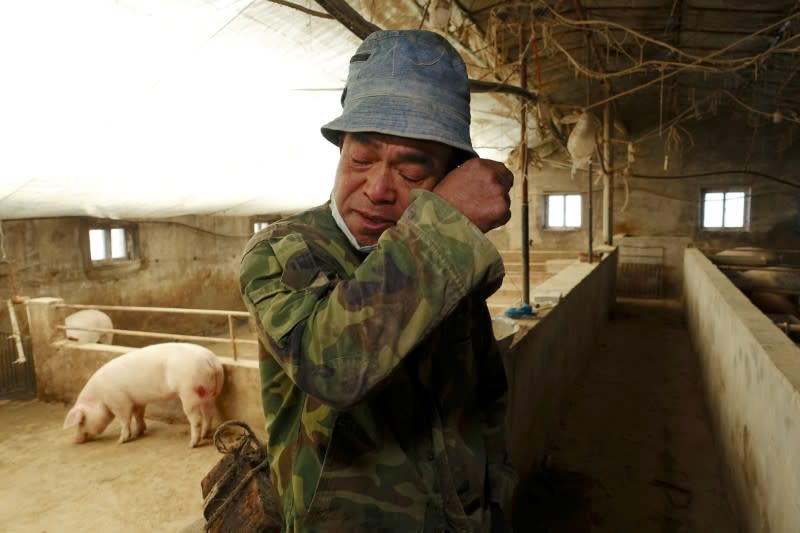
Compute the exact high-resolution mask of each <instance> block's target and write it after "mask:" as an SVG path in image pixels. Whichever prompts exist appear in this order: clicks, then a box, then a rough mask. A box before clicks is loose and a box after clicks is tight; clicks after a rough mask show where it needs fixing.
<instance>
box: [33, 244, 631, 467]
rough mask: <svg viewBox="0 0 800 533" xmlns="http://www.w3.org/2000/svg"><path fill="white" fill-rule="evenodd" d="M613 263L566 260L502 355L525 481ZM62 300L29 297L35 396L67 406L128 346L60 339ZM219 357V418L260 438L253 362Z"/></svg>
mask: <svg viewBox="0 0 800 533" xmlns="http://www.w3.org/2000/svg"><path fill="white" fill-rule="evenodd" d="M616 268H617V252H616V251H614V252H612V253H611V254H610V255H608V256H607V257H605V258H604V259H603V260H602V261H601V262H600V263H594V264H587V263H575V264H572V265H569V266H568V267H566V268H564V269H563V270H562V271H561V272H559V273H558V274H556V275H555V276H553V277H552V278H550V279H549V280H547V281H546V282H544V283H542V284H541V285H539V286H538V287H536V288H535V290H534V292H533V296H534V301H536V302H538V301H542V302H551V303H554V306H553V307H552V308H550V309H549V310H547V311H543V312H541V314H540V316H538V317H537V318H535V319H526V320H518V323H519V324H520V326H521V329H520V331H519V332H518V333H517V334H516V335H515V338H514V343H513V344H512V346H511V348H510V350H509V351H508V352H507V353H506V355H505V365H506V370H507V374H508V376H509V388H510V392H509V410H508V417H509V418H508V420H509V424H508V432H509V433H508V434H509V447H510V453H511V457H512V460H513V461H514V464H515V465H516V466H517V468H518V469H519V471H520V474H521V477H522V478H523V479H524V478H525V476H526V475H527V474H528V473H529V472H530V471H531V469H532V468H533V467H534V466H535V465H537V464H538V463H539V462H540V460H541V458H542V456H543V454H544V451H545V449H546V447H547V445H548V444H549V442H550V439H552V438H553V437H554V435H555V434H556V431H557V428H558V419H559V417H560V416H562V415H563V411H564V409H565V406H566V401H567V399H568V397H569V395H570V393H571V391H572V389H573V387H574V385H575V383H576V382H577V380H578V378H579V375H580V373H581V371H582V370H583V368H584V366H585V364H586V361H587V360H588V358H589V357H590V356H591V348H592V346H593V345H594V343H595V340H596V338H597V335H598V334H599V333H600V331H601V330H602V328H603V327H605V324H606V321H607V318H608V312H609V307H610V306H611V304H612V303H613V301H614V286H615V275H616ZM61 302H62V301H61V299H56V298H37V299H34V300H30V302H29V305H30V311H31V324H32V331H34V332H35V334H34V336H33V339H34V342H33V350H34V358H35V361H34V363H35V369H36V380H37V389H38V395H39V398H40V399H42V400H47V401H60V402H66V403H72V402H74V400H75V398H76V397H77V395H78V393H79V392H80V390H81V388H82V387H83V385H84V384H85V383H86V380H88V379H89V377H90V376H91V375H92V373H93V372H94V371H95V370H97V369H98V368H99V367H100V366H101V365H103V364H104V363H105V362H106V361H108V360H109V359H111V358H112V357H114V356H116V355H119V354H120V353H124V352H126V351H128V350H129V349H130V348H127V347H123V346H104V345H99V344H86V345H81V346H76V345H74V344H73V343H70V342H68V341H65V340H61V339H63V334H62V333H61V332H60V331H59V330H58V329H56V326H57V325H58V324H59V323H60V320H59V316H60V315H59V313H58V312H57V308H56V307H55V305H56V304H58V303H61ZM556 302H557V303H556ZM576 332H580V334H576ZM220 360H221V361H223V364H224V366H225V387H224V388H223V391H222V395H221V397H220V398H219V400H218V402H217V405H218V408H219V410H220V413H221V415H222V416H223V417H224V418H225V419H229V418H237V419H240V420H244V421H245V422H247V423H248V424H250V426H251V427H252V428H253V429H254V430H256V431H257V432H259V434H260V435H261V436H264V421H263V414H262V411H261V397H260V390H261V386H260V383H259V375H258V362H257V361H255V360H252V361H250V360H244V361H233V360H232V359H229V358H225V357H220ZM148 416H154V417H158V418H161V419H165V420H185V417H184V415H183V413H182V411H181V408H180V404H179V402H178V401H177V400H176V401H174V402H164V403H162V404H153V405H152V406H150V407H148Z"/></svg>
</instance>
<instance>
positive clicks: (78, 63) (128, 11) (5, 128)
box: [0, 0, 518, 220]
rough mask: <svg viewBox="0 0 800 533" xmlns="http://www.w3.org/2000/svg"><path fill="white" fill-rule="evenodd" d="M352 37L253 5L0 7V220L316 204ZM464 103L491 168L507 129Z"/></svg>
mask: <svg viewBox="0 0 800 533" xmlns="http://www.w3.org/2000/svg"><path fill="white" fill-rule="evenodd" d="M296 3H299V4H301V5H304V6H306V7H308V8H310V9H314V10H315V11H319V10H320V8H319V6H318V5H317V4H316V3H315V2H313V1H311V0H307V1H299V2H296ZM359 42H360V41H359V39H358V38H357V37H356V36H354V35H353V34H352V33H350V32H349V31H348V30H347V29H345V28H344V27H343V26H342V25H340V24H339V23H338V22H336V21H335V20H328V19H323V18H319V17H314V16H310V15H308V14H305V13H302V12H300V11H298V10H295V9H291V8H289V7H285V6H281V5H278V4H275V3H272V2H267V1H255V2H253V1H251V0H225V1H223V0H205V1H204V0H82V1H81V2H62V1H60V0H38V1H37V2H2V3H0V49H2V50H3V54H2V55H0V154H2V155H0V220H2V219H18V218H39V217H48V216H74V215H89V216H96V217H108V218H135V217H169V216H177V215H184V214H233V215H251V214H262V213H275V212H287V211H292V210H297V209H302V208H304V207H308V206H312V205H316V204H319V203H321V202H323V201H325V200H326V199H327V197H328V195H329V194H330V190H331V186H332V184H333V176H334V171H335V165H336V159H337V156H338V151H337V149H336V147H334V146H333V145H331V144H330V143H328V142H327V141H325V140H324V139H323V138H322V136H321V135H320V134H319V127H320V126H321V125H322V124H323V123H325V122H327V121H328V120H330V119H332V118H334V117H335V116H337V115H338V113H339V112H340V110H341V107H340V103H339V98H340V93H341V88H342V87H343V86H344V81H345V79H346V76H347V67H348V63H349V59H350V56H351V55H352V53H353V51H354V50H355V49H356V47H357V46H358V44H359ZM474 102H476V106H474V109H473V115H474V116H475V117H476V119H477V120H476V125H477V126H474V127H473V140H474V142H475V145H476V147H478V151H479V153H480V154H481V155H483V156H485V157H492V158H497V159H504V158H505V156H506V155H507V153H508V152H509V150H510V149H511V147H512V145H514V144H515V143H516V142H517V141H516V140H515V139H514V137H515V136H518V133H517V131H518V126H515V125H514V122H513V121H510V122H509V123H508V124H504V123H503V121H502V120H501V121H499V122H498V121H495V120H494V119H495V118H499V117H497V116H496V115H495V112H496V111H497V109H498V107H497V102H496V101H495V100H493V98H491V97H487V96H482V95H475V98H474ZM501 111H502V109H501ZM476 128H480V129H481V131H483V132H484V134H483V135H481V134H480V133H479V132H476Z"/></svg>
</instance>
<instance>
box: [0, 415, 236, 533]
mask: <svg viewBox="0 0 800 533" xmlns="http://www.w3.org/2000/svg"><path fill="white" fill-rule="evenodd" d="M68 409H69V407H68V406H67V405H65V404H61V403H55V402H53V403H47V402H42V401H39V400H34V399H22V400H0V451H1V452H2V453H1V454H0V479H2V480H3V483H2V484H0V530H1V531H3V532H7V533H23V532H24V533H30V532H37V533H45V532H48V533H49V532H55V531H59V532H73V531H74V532H77V531H114V532H122V533H124V532H141V531H148V532H170V533H174V532H182V531H187V532H188V531H193V532H194V531H199V530H201V528H198V527H197V526H198V525H199V524H202V523H203V522H202V510H203V497H202V492H201V489H200V481H201V480H202V478H203V477H204V476H205V475H206V473H207V472H208V471H209V470H210V469H211V468H212V467H213V466H214V464H215V463H216V462H217V461H218V460H219V459H220V458H221V457H222V455H221V454H220V453H219V452H218V451H217V450H216V448H215V447H214V446H213V444H212V443H211V442H210V440H208V439H206V440H203V441H201V442H202V445H201V446H199V447H197V448H194V449H189V447H188V445H187V443H188V440H189V426H188V424H167V423H163V422H159V421H157V420H152V419H150V418H148V420H147V422H148V427H147V432H146V433H145V435H144V436H142V437H140V438H139V439H136V440H133V441H131V442H128V443H125V444H117V437H118V436H119V432H118V431H119V426H118V425H117V423H116V422H114V423H113V424H112V425H111V426H110V427H109V428H108V429H107V430H106V432H105V433H104V434H103V435H102V436H101V437H100V438H99V439H97V440H95V441H91V442H87V443H84V444H74V443H73V442H72V438H73V436H74V430H62V429H61V427H62V424H63V422H64V417H65V416H66V414H67V411H68Z"/></svg>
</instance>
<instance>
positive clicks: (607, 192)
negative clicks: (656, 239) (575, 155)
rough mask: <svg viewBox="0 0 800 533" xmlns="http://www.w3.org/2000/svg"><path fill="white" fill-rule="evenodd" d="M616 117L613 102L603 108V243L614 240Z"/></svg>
mask: <svg viewBox="0 0 800 533" xmlns="http://www.w3.org/2000/svg"><path fill="white" fill-rule="evenodd" d="M613 120H614V117H613V115H612V112H611V102H609V103H607V104H606V105H605V107H604V108H603V164H604V168H603V242H605V243H606V244H609V245H611V244H613V242H612V241H613V240H614V235H613V234H614V170H613V169H614V150H613V147H612V146H611V127H612V123H613Z"/></svg>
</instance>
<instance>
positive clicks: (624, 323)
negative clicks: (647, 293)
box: [514, 299, 739, 533]
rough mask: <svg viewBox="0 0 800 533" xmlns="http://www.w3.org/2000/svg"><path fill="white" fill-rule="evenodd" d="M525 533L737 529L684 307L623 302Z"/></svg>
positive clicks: (529, 509)
mask: <svg viewBox="0 0 800 533" xmlns="http://www.w3.org/2000/svg"><path fill="white" fill-rule="evenodd" d="M549 454H550V455H549V458H548V459H549V460H548V461H547V464H546V465H545V467H544V468H542V470H541V471H540V472H539V474H538V475H537V477H536V478H535V479H534V480H533V481H532V483H530V484H529V485H528V486H526V487H524V490H523V491H521V498H520V499H519V500H518V503H517V506H516V509H517V510H518V512H515V516H514V525H515V531H517V532H523V531H524V532H532V533H579V532H580V533H583V532H588V531H592V532H596V533H612V532H613V533H621V532H626V533H627V532H631V533H651V532H652V533H711V532H713V533H734V532H736V531H739V529H738V525H737V523H736V521H735V515H734V513H733V512H732V507H731V505H729V503H728V499H727V496H726V493H725V490H724V488H723V480H722V475H721V472H722V468H721V465H720V458H719V456H718V454H717V450H716V448H715V445H714V439H713V435H712V433H711V428H710V423H709V418H708V414H707V410H706V408H705V404H704V400H703V396H702V391H701V384H700V376H699V368H698V365H697V356H696V355H695V353H694V351H693V349H692V346H691V343H690V339H689V334H688V331H687V329H686V325H685V323H684V321H683V312H682V309H681V306H680V303H679V302H677V301H664V300H633V299H622V300H618V301H617V305H616V306H615V308H614V311H613V313H612V316H611V317H610V320H609V323H608V327H607V328H606V330H605V332H604V334H603V335H602V336H601V338H600V339H598V342H597V349H596V352H595V353H594V354H593V355H592V358H591V360H590V362H589V365H588V367H587V368H586V370H585V373H584V375H583V378H582V380H581V382H580V384H579V386H578V387H577V388H576V390H575V391H574V395H573V398H572V402H571V404H570V406H569V408H568V411H567V413H566V415H565V416H564V418H563V421H562V424H561V428H560V432H559V434H558V435H556V436H555V438H554V443H553V445H552V446H551V448H550V450H549Z"/></svg>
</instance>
